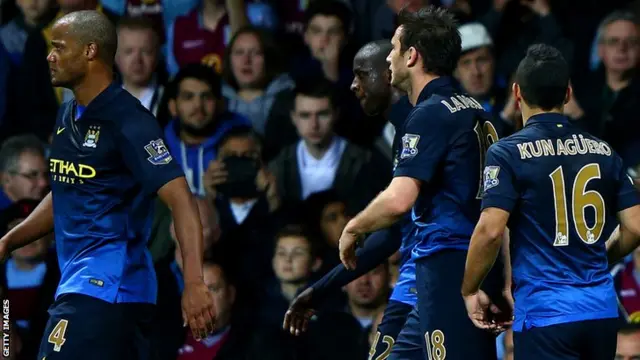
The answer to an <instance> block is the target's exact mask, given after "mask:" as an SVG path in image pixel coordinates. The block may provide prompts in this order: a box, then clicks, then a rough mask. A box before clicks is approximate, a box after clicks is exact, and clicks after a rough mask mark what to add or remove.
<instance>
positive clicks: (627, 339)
mask: <svg viewBox="0 0 640 360" xmlns="http://www.w3.org/2000/svg"><path fill="white" fill-rule="evenodd" d="M636 359H640V326H638V324H630V325H626V326H623V327H622V329H620V331H619V332H618V346H617V349H616V358H615V360H636Z"/></svg>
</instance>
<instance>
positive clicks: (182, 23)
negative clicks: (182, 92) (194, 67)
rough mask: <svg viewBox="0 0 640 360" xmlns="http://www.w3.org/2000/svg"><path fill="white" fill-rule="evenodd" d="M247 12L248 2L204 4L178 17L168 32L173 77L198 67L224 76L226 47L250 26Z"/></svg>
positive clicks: (210, 1) (207, 1) (216, 0)
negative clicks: (236, 35) (236, 33)
mask: <svg viewBox="0 0 640 360" xmlns="http://www.w3.org/2000/svg"><path fill="white" fill-rule="evenodd" d="M245 11H246V7H245V0H202V2H201V4H200V6H198V7H197V8H195V9H193V10H191V11H190V12H189V13H188V14H186V15H181V16H178V17H177V18H176V19H175V21H174V22H173V23H171V25H169V28H168V29H167V66H168V71H169V74H171V75H174V74H176V73H177V72H178V70H180V68H181V67H184V66H186V65H189V64H195V63H203V64H205V65H208V66H211V67H213V68H214V69H215V70H216V72H217V73H221V72H222V57H223V55H224V49H225V47H226V46H227V44H228V43H229V40H230V39H231V37H232V36H233V34H234V33H235V32H236V31H237V30H238V29H240V28H241V27H243V26H245V25H247V24H248V19H247V15H246V12H245Z"/></svg>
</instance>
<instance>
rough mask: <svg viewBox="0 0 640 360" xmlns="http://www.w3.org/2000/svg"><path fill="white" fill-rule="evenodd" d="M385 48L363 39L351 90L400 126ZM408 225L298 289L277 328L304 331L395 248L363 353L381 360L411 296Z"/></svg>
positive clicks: (380, 235) (399, 101)
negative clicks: (389, 288)
mask: <svg viewBox="0 0 640 360" xmlns="http://www.w3.org/2000/svg"><path fill="white" fill-rule="evenodd" d="M391 49H392V46H391V44H389V42H388V41H386V40H384V41H377V42H371V43H368V44H366V45H365V46H363V47H362V48H361V49H360V50H359V51H358V53H357V54H356V56H355V58H354V59H353V73H354V78H353V82H352V84H351V90H352V91H353V92H354V93H355V94H356V97H357V98H358V99H359V100H360V105H361V106H362V109H363V110H364V112H365V113H366V114H367V115H368V116H377V115H383V116H385V118H387V119H388V121H390V122H391V123H392V124H393V126H394V127H396V128H400V127H401V126H402V124H403V123H404V120H405V119H406V118H407V115H408V113H409V112H410V111H411V104H410V103H409V100H408V99H407V97H406V96H403V94H402V93H401V92H400V91H398V90H397V89H395V88H392V87H391V84H390V79H391V73H390V71H389V65H388V63H387V61H386V57H387V55H389V53H390V52H391ZM400 142H401V139H400V137H398V136H396V137H395V138H394V146H393V149H394V154H395V155H394V157H395V159H396V161H397V158H398V154H399V150H400V147H399V145H400ZM389 170H390V171H391V170H392V169H389ZM411 228H412V224H411V219H410V217H407V218H406V219H405V220H404V221H402V222H400V223H398V224H397V226H395V227H393V228H391V229H385V230H380V231H378V232H376V233H374V234H372V235H371V236H370V237H369V239H367V241H366V242H365V245H364V248H362V249H360V250H359V252H358V260H359V261H358V264H357V267H356V268H355V269H354V271H348V270H347V269H346V268H345V267H344V265H342V264H340V265H338V266H336V267H335V268H334V269H333V270H331V271H330V272H329V273H328V274H326V275H325V276H324V277H323V278H322V279H320V280H319V281H317V282H316V283H314V284H313V285H311V286H310V287H309V288H307V289H306V290H304V291H303V292H302V293H301V294H300V295H299V296H298V297H296V298H295V299H294V300H293V302H292V304H291V306H290V307H289V310H288V311H287V313H286V315H285V319H284V324H283V328H284V329H285V330H287V331H290V332H291V333H292V334H294V335H298V334H300V333H302V332H304V331H305V330H306V328H307V324H308V321H309V318H310V317H311V315H313V314H314V312H315V310H314V309H315V308H317V306H318V304H320V303H321V302H323V301H324V300H325V299H326V298H327V295H329V294H331V293H334V292H335V291H339V290H340V289H341V288H342V287H343V286H345V285H347V284H349V283H351V282H352V281H354V280H355V279H357V278H358V277H360V276H362V275H364V274H366V273H368V272H369V271H371V270H373V269H375V268H376V267H377V266H378V265H380V264H381V263H383V262H385V261H387V258H388V257H389V256H391V255H392V254H393V253H395V252H396V251H397V250H398V249H399V248H400V251H401V254H402V265H401V267H400V276H399V278H398V281H397V283H396V286H395V287H394V289H393V292H392V294H391V299H390V301H389V303H388V305H387V307H386V309H385V312H384V316H383V318H382V322H381V323H380V325H379V326H378V331H377V333H376V336H375V338H374V341H373V343H372V345H371V351H370V352H369V354H370V357H369V358H372V359H385V358H386V355H388V354H389V352H390V351H391V348H392V346H393V344H394V342H395V339H396V337H397V335H398V333H399V332H400V330H401V329H402V327H403V325H404V323H405V320H406V317H407V315H408V314H409V312H410V311H411V309H412V308H413V306H414V305H415V303H416V300H417V296H416V292H415V289H416V283H415V281H416V275H415V263H413V261H411V249H412V248H413V245H412V244H408V243H402V241H403V240H404V241H411V240H412V239H413V238H412V237H409V236H403V234H408V233H410V229H411ZM401 245H402V246H401ZM384 354H386V355H384Z"/></svg>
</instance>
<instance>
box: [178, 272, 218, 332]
mask: <svg viewBox="0 0 640 360" xmlns="http://www.w3.org/2000/svg"><path fill="white" fill-rule="evenodd" d="M215 313H216V312H215V306H214V303H213V295H211V291H209V288H208V287H207V285H205V283H204V281H202V280H199V281H191V282H186V283H185V285H184V292H183V293H182V319H183V320H184V324H185V326H187V325H189V327H190V328H191V333H192V334H193V337H194V338H195V339H196V340H198V341H200V340H202V339H204V338H206V337H207V335H208V334H211V333H212V332H213V330H214V329H215V321H216V319H215Z"/></svg>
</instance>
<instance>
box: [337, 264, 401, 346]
mask: <svg viewBox="0 0 640 360" xmlns="http://www.w3.org/2000/svg"><path fill="white" fill-rule="evenodd" d="M389 277H390V274H389V264H387V263H382V264H380V265H378V266H377V267H376V268H375V269H373V270H371V271H369V272H368V273H366V274H364V275H362V276H360V277H359V278H357V279H356V280H354V281H352V282H350V283H349V284H348V285H347V286H345V287H344V290H345V292H346V293H347V299H348V304H347V312H349V313H350V314H351V315H353V317H355V318H356V320H358V322H359V323H360V326H361V327H362V330H363V336H366V337H367V338H368V335H369V333H370V331H371V328H372V327H373V323H374V321H375V318H376V316H377V315H378V313H381V312H384V308H385V307H386V306H387V300H388V299H389V294H390V293H391V291H390V290H391V289H390V288H389Z"/></svg>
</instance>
